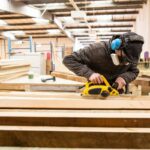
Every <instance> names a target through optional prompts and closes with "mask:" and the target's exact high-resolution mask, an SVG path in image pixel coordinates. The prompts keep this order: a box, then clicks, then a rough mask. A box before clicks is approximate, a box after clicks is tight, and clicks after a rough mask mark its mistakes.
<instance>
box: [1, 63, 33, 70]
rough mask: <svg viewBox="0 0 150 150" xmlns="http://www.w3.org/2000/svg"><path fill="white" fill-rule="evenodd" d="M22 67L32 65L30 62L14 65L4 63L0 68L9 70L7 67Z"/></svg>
mask: <svg viewBox="0 0 150 150" xmlns="http://www.w3.org/2000/svg"><path fill="white" fill-rule="evenodd" d="M22 67H30V64H12V65H3V66H0V69H1V70H7V69H16V68H22Z"/></svg>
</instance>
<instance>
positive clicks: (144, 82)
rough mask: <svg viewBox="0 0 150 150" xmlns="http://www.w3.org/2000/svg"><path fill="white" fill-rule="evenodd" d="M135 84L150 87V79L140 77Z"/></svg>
mask: <svg viewBox="0 0 150 150" xmlns="http://www.w3.org/2000/svg"><path fill="white" fill-rule="evenodd" d="M133 83H134V84H135V85H142V86H150V79H149V78H146V77H138V78H137V79H136V80H135V81H133Z"/></svg>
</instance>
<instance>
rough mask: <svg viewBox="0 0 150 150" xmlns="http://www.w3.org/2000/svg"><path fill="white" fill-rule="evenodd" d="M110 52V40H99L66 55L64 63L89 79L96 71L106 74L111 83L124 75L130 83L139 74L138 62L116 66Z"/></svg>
mask: <svg viewBox="0 0 150 150" xmlns="http://www.w3.org/2000/svg"><path fill="white" fill-rule="evenodd" d="M110 54H111V49H110V44H109V42H99V43H94V44H91V45H90V46H88V47H85V48H83V49H80V50H79V51H77V52H73V53H72V54H71V55H69V56H66V57H65V58H64V60H63V63H64V65H65V66H66V67H67V68H68V69H69V70H71V71H73V72H74V73H75V74H77V75H79V76H83V77H86V78H87V79H88V78H89V77H90V76H91V74H92V73H94V72H96V73H100V74H102V75H104V76H105V77H106V78H107V80H108V81H109V82H110V83H113V82H114V81H115V80H116V78H117V77H122V78H123V79H124V80H125V81H126V83H129V82H131V81H133V80H134V79H135V78H136V77H137V76H138V73H139V70H138V68H137V64H129V65H127V66H126V65H123V66H122V65H119V66H116V65H114V64H113V62H112V59H111V56H110Z"/></svg>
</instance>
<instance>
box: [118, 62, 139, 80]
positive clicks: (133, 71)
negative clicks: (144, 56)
mask: <svg viewBox="0 0 150 150" xmlns="http://www.w3.org/2000/svg"><path fill="white" fill-rule="evenodd" d="M138 74H139V69H138V68H137V64H131V67H130V68H129V70H128V71H127V72H125V73H123V74H121V75H119V77H122V78H123V79H124V80H125V81H126V83H130V82H131V81H133V80H135V79H136V77H137V76H138Z"/></svg>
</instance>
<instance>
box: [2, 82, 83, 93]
mask: <svg viewBox="0 0 150 150" xmlns="http://www.w3.org/2000/svg"><path fill="white" fill-rule="evenodd" d="M80 86H81V84H65V83H60V84H59V83H8V82H7V83H6V82H5V83H0V90H14V91H15V90H17V89H18V90H19V91H20V89H21V90H24V91H25V90H26V88H25V87H28V88H29V90H30V91H61V92H64V91H66V92H67V91H69V92H71V91H72V92H79V87H80Z"/></svg>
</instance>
